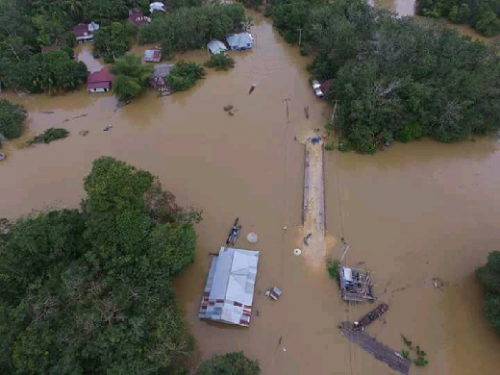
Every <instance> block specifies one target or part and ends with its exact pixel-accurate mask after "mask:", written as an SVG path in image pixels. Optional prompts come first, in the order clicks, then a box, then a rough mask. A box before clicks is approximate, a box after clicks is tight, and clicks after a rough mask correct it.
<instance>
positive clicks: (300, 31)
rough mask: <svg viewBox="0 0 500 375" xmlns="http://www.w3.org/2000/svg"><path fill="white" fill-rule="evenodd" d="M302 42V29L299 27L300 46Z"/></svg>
mask: <svg viewBox="0 0 500 375" xmlns="http://www.w3.org/2000/svg"><path fill="white" fill-rule="evenodd" d="M301 42H302V29H299V47H300V43H301Z"/></svg>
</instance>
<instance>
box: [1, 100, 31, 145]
mask: <svg viewBox="0 0 500 375" xmlns="http://www.w3.org/2000/svg"><path fill="white" fill-rule="evenodd" d="M26 116H27V114H26V109H25V108H24V107H23V106H22V105H21V104H14V103H11V102H10V101H8V100H7V99H0V134H3V135H4V136H5V138H8V139H13V138H18V137H20V136H21V134H22V132H23V122H24V120H26Z"/></svg>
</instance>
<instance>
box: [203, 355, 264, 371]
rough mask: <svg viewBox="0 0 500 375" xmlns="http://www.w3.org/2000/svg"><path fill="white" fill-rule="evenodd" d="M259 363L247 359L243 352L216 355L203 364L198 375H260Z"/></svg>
mask: <svg viewBox="0 0 500 375" xmlns="http://www.w3.org/2000/svg"><path fill="white" fill-rule="evenodd" d="M260 373H261V370H260V366H259V363H258V362H257V361H252V360H250V359H248V358H246V357H245V356H244V354H243V352H234V353H227V354H224V355H214V356H213V357H212V358H211V359H209V360H208V361H205V362H203V363H202V364H201V366H200V368H199V369H198V371H197V372H196V375H221V374H227V375H259V374H260Z"/></svg>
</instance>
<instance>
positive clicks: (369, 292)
mask: <svg viewBox="0 0 500 375" xmlns="http://www.w3.org/2000/svg"><path fill="white" fill-rule="evenodd" d="M339 278H340V293H341V295H342V299H343V300H344V301H357V302H363V301H373V300H375V299H376V298H375V295H374V293H373V282H372V279H371V275H370V273H369V272H368V271H364V270H360V269H356V268H349V267H343V266H340V267H339Z"/></svg>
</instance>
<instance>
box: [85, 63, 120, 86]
mask: <svg viewBox="0 0 500 375" xmlns="http://www.w3.org/2000/svg"><path fill="white" fill-rule="evenodd" d="M114 78H115V76H114V75H113V74H111V73H110V72H109V71H108V68H107V67H104V68H102V69H101V70H100V71H99V72H95V73H90V74H89V77H88V79H87V91H88V92H108V91H109V90H111V84H112V82H113V79H114Z"/></svg>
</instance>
